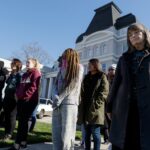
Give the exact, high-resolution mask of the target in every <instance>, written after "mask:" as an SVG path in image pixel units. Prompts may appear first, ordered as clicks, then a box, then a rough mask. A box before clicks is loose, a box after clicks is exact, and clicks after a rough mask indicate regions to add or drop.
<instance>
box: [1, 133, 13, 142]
mask: <svg viewBox="0 0 150 150" xmlns="http://www.w3.org/2000/svg"><path fill="white" fill-rule="evenodd" d="M11 138H12V136H11V134H6V135H5V136H4V138H3V141H7V140H10V139H11Z"/></svg>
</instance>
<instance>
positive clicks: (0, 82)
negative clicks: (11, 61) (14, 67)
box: [0, 61, 6, 113]
mask: <svg viewBox="0 0 150 150" xmlns="http://www.w3.org/2000/svg"><path fill="white" fill-rule="evenodd" d="M5 81H6V71H4V62H3V61H0V113H1V109H2V107H3V102H2V101H3V99H2V90H3V88H4V86H5Z"/></svg>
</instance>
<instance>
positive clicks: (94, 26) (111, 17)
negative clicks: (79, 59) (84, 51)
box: [76, 2, 136, 43]
mask: <svg viewBox="0 0 150 150" xmlns="http://www.w3.org/2000/svg"><path fill="white" fill-rule="evenodd" d="M120 14H121V10H120V9H119V7H118V6H117V5H115V4H114V3H113V2H110V3H108V4H106V5H104V6H102V7H100V8H98V9H96V10H95V15H94V17H93V19H92V21H91V23H90V24H89V26H88V28H87V30H86V31H85V32H84V33H82V34H81V35H79V36H78V38H77V40H76V43H79V42H81V41H82V40H83V36H85V35H90V34H92V33H94V32H97V31H101V30H105V29H107V28H109V27H111V26H114V25H115V27H116V29H121V28H123V27H125V26H128V25H129V24H131V23H133V22H135V21H136V18H135V16H134V15H132V14H128V15H126V16H123V17H120Z"/></svg>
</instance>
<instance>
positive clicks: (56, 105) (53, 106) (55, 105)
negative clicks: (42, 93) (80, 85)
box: [52, 95, 60, 109]
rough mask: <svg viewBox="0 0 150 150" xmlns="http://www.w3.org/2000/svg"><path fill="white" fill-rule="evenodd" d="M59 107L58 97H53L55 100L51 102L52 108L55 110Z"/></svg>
mask: <svg viewBox="0 0 150 150" xmlns="http://www.w3.org/2000/svg"><path fill="white" fill-rule="evenodd" d="M59 105H60V101H59V97H58V95H55V99H54V100H53V104H52V108H53V109H56V108H57V107H59Z"/></svg>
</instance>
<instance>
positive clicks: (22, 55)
mask: <svg viewBox="0 0 150 150" xmlns="http://www.w3.org/2000/svg"><path fill="white" fill-rule="evenodd" d="M14 57H15V58H19V59H20V60H21V61H22V62H23V63H24V62H26V60H27V58H36V59H38V61H39V62H40V63H41V64H43V65H45V66H50V65H51V64H52V62H53V58H52V57H51V56H50V55H49V54H48V53H47V52H46V51H45V50H43V48H42V47H41V46H40V45H39V43H38V42H32V43H29V44H27V45H24V46H23V47H22V48H21V50H19V51H16V52H13V54H12V57H11V58H14Z"/></svg>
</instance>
